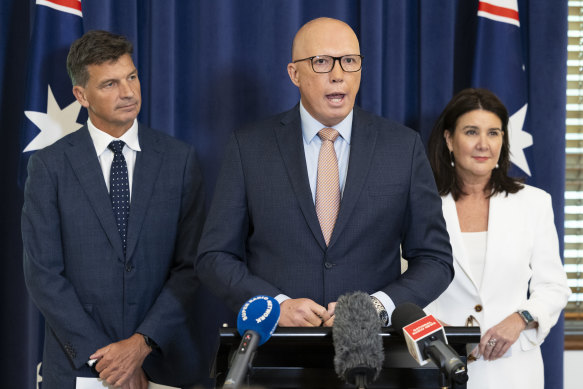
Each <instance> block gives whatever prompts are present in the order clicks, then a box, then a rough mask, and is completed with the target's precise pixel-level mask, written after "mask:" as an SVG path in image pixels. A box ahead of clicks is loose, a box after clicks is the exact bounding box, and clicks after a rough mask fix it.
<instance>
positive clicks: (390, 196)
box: [197, 18, 453, 326]
mask: <svg viewBox="0 0 583 389" xmlns="http://www.w3.org/2000/svg"><path fill="white" fill-rule="evenodd" d="M287 70H288V74H289V77H290V79H291V81H292V82H293V83H294V85H296V86H297V87H298V88H299V91H300V95H301V99H300V102H299V104H298V105H297V106H295V107H294V108H292V109H291V110H289V111H287V112H284V113H281V114H279V115H276V116H274V117H272V118H270V119H267V120H265V121H263V122H260V123H255V124H252V125H249V126H247V127H245V128H243V129H241V130H239V131H236V132H235V133H234V134H233V135H232V137H231V140H230V142H229V145H228V147H227V151H226V156H225V159H224V163H223V166H222V170H221V173H220V175H219V178H218V183H217V187H216V190H215V196H214V199H213V201H212V205H211V210H210V212H209V217H208V219H207V222H206V225H205V229H204V232H203V237H202V238H201V243H200V246H199V257H198V268H197V269H198V271H199V272H200V278H201V281H202V282H204V283H206V284H207V285H208V287H209V288H210V289H211V290H213V291H214V292H215V293H216V294H217V295H219V296H221V297H222V298H223V299H224V300H225V301H226V302H227V303H228V305H229V306H230V307H231V308H232V309H233V310H234V311H237V310H238V309H239V308H240V307H241V305H242V304H243V303H244V302H245V300H247V299H248V298H250V297H252V296H254V295H259V294H266V295H271V296H274V297H275V298H276V299H277V300H278V301H279V302H280V306H281V317H280V320H279V325H281V326H319V325H327V326H329V325H333V321H334V307H335V302H336V300H337V298H338V297H339V296H340V295H341V294H343V293H347V292H353V291H359V290H360V291H365V292H367V293H369V294H370V295H371V299H372V300H373V303H374V304H375V307H376V308H377V312H378V314H379V319H380V320H381V322H382V323H383V324H384V325H388V324H389V317H390V314H391V313H392V311H393V309H394V308H395V306H396V305H398V304H400V303H403V302H407V301H409V302H413V303H416V304H418V305H420V306H425V305H426V304H428V303H429V302H431V301H433V300H434V299H435V298H436V297H437V296H439V295H440V294H441V292H443V291H444V290H445V288H446V287H447V285H448V284H449V283H450V282H451V280H452V277H453V266H452V256H451V247H450V244H449V237H448V234H447V231H446V228H445V222H444V219H443V215H442V212H441V201H440V198H439V195H438V194H437V190H436V187H435V182H434V179H433V175H432V173H431V169H430V167H429V164H428V161H427V158H426V156H425V152H424V149H423V145H422V143H421V139H420V137H419V135H418V134H417V133H416V132H414V131H412V130H410V129H408V128H406V127H404V126H402V125H400V124H397V123H395V122H392V121H389V120H386V119H384V118H380V117H378V116H375V115H373V114H371V113H369V112H366V111H364V110H362V109H360V108H358V107H356V106H355V105H354V101H355V98H356V95H357V93H358V90H359V87H360V78H361V71H362V56H361V55H360V46H359V42H358V39H357V37H356V35H355V34H354V31H353V30H352V29H351V28H350V27H349V26H348V25H347V24H345V23H343V22H341V21H339V20H335V19H329V18H320V19H315V20H313V21H310V22H308V23H307V24H305V25H304V26H303V27H302V28H301V29H300V30H299V31H298V33H297V34H296V37H295V39H294V42H293V48H292V62H291V63H289V64H288V67H287ZM329 136H331V138H330V139H328V137H329ZM325 148H326V150H327V151H326V152H325V153H324V152H323V151H322V150H324V149H325ZM323 154H325V157H323ZM330 161H333V163H332V165H330V164H329V163H330ZM320 165H321V166H322V168H320V167H319V166H320ZM330 172H332V174H330ZM326 174H327V175H326ZM330 183H332V185H330ZM321 185H322V186H321ZM330 208H333V209H330ZM401 249H402V255H403V257H404V258H405V259H407V260H408V265H409V267H408V270H407V271H406V272H405V273H404V274H403V275H401V271H400V269H401V265H400V254H401Z"/></svg>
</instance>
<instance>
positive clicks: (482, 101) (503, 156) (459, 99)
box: [428, 89, 524, 200]
mask: <svg viewBox="0 0 583 389" xmlns="http://www.w3.org/2000/svg"><path fill="white" fill-rule="evenodd" d="M477 109H482V110H485V111H488V112H492V113H493V114H495V115H496V116H498V117H499V118H500V121H501V122H502V131H503V134H502V149H501V150H500V158H499V160H498V167H497V168H496V169H494V170H493V171H492V176H491V177H490V181H489V182H488V185H486V188H485V191H487V192H489V195H488V197H490V196H492V195H494V194H496V193H502V192H506V194H508V193H516V192H518V191H519V190H520V189H522V188H524V185H523V184H522V182H521V180H518V179H516V178H512V177H509V176H508V169H509V168H510V144H509V143H508V111H507V110H506V107H505V106H504V104H502V102H501V101H500V99H498V97H497V96H496V95H495V94H494V93H492V92H490V91H489V90H487V89H464V90H462V91H461V92H459V93H458V94H456V95H455V96H454V97H453V98H452V99H451V101H450V102H449V103H448V104H447V106H446V107H445V109H444V110H443V112H442V113H441V115H440V116H439V118H438V119H437V122H436V123H435V125H434V126H433V130H432V131H431V136H430V137H429V147H428V154H429V163H430V164H431V169H432V170H433V175H434V176H435V182H436V184H437V190H438V191H439V194H440V195H441V196H445V195H447V194H449V193H451V194H452V196H453V198H454V200H458V199H459V198H460V197H461V196H463V195H465V194H466V193H464V192H463V190H462V189H461V182H460V180H459V178H458V177H457V174H456V172H455V168H454V167H452V166H451V162H452V156H451V155H450V152H449V149H448V148H447V143H446V141H445V131H446V130H447V131H449V132H450V134H451V135H453V133H454V131H455V126H456V124H457V121H458V119H459V118H460V116H462V115H464V114H466V113H468V112H470V111H475V110H477Z"/></svg>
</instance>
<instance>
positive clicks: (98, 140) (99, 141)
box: [87, 119, 142, 155]
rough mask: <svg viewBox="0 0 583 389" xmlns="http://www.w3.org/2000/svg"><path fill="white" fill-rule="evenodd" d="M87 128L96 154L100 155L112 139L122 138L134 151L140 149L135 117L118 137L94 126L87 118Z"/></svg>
mask: <svg viewBox="0 0 583 389" xmlns="http://www.w3.org/2000/svg"><path fill="white" fill-rule="evenodd" d="M87 129H88V130H89V135H91V140H92V141H93V146H95V151H96V152H97V155H101V154H102V153H103V152H104V151H105V149H107V146H109V144H110V143H111V141H113V140H122V141H124V143H125V144H126V145H127V146H128V147H129V148H130V149H132V150H134V151H142V149H141V148H140V141H139V140H138V120H137V119H134V123H133V124H132V126H131V127H130V128H129V129H128V130H127V131H126V132H125V133H124V134H123V135H122V136H120V137H119V138H114V137H113V136H111V135H109V134H108V133H106V132H103V131H101V130H100V129H99V128H97V127H95V125H93V123H91V119H87Z"/></svg>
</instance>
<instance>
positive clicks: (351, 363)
mask: <svg viewBox="0 0 583 389" xmlns="http://www.w3.org/2000/svg"><path fill="white" fill-rule="evenodd" d="M380 331H381V322H380V319H379V316H378V314H377V311H376V309H375V307H374V305H373V303H372V301H371V298H370V296H369V295H368V294H366V293H364V292H354V293H349V294H345V295H342V296H340V298H339V299H338V301H337V303H336V308H335V310H334V326H333V328H332V339H333V341H334V351H335V355H334V369H335V371H336V373H337V374H338V376H339V377H340V378H342V379H344V380H345V381H346V382H349V383H350V382H351V377H350V376H351V375H353V374H354V373H355V371H357V372H358V370H362V369H363V368H364V369H365V370H367V371H368V373H369V374H371V375H372V376H371V377H369V379H370V381H369V382H372V380H374V379H376V378H377V377H378V375H379V373H380V371H381V368H382V365H383V360H384V358H385V354H384V351H383V342H382V338H381V336H380V334H379V333H380ZM359 374H360V373H359Z"/></svg>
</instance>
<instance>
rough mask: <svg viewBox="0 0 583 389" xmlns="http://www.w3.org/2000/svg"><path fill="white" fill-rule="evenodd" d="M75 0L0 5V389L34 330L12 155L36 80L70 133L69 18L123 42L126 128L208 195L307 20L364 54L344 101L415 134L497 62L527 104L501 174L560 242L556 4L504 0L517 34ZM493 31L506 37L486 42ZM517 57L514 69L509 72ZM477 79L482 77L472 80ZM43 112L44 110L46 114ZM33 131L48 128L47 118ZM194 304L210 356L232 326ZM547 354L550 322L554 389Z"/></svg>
mask: <svg viewBox="0 0 583 389" xmlns="http://www.w3.org/2000/svg"><path fill="white" fill-rule="evenodd" d="M55 1H57V0H55ZM71 1H72V0H59V1H58V2H65V3H69V2H71ZM82 4H83V17H82V18H81V17H79V16H76V15H74V14H67V15H64V14H62V13H59V12H58V11H56V10H54V9H49V8H47V7H41V6H36V4H35V2H34V1H33V0H4V1H2V2H0V137H1V139H2V142H0V183H1V188H2V191H0V203H1V204H2V207H1V208H0V248H1V249H0V312H1V315H0V317H1V319H0V320H1V322H0V334H1V335H0V350H2V352H1V353H0V355H1V358H2V361H1V362H2V363H0V387H6V388H34V387H36V381H37V379H36V368H37V364H38V355H39V348H40V342H41V335H42V333H41V332H40V328H41V324H40V320H39V315H38V312H37V311H36V309H35V308H34V307H33V306H32V304H31V303H30V301H29V299H28V296H27V293H26V289H25V287H24V281H23V276H22V247H21V243H20V242H21V238H20V209H21V207H22V190H21V188H20V187H19V186H18V184H17V182H18V181H19V177H20V178H21V177H22V176H21V174H22V172H23V169H22V168H23V165H22V163H23V162H24V161H25V160H26V158H27V154H26V153H24V154H23V150H24V148H25V147H27V146H28V145H29V143H30V142H31V141H32V140H33V139H35V138H36V136H37V135H38V134H40V133H42V132H43V131H41V128H39V126H38V125H37V124H35V123H34V121H33V120H32V119H31V118H30V117H35V115H32V116H29V115H27V114H25V112H36V113H40V114H48V111H50V106H49V105H47V102H49V101H50V100H49V92H48V85H50V86H51V91H52V93H53V96H54V102H55V103H56V105H57V106H58V108H59V110H58V111H59V112H60V116H59V118H60V119H59V120H57V122H63V123H66V124H71V126H69V125H67V126H64V127H67V128H69V129H70V128H72V127H74V126H75V124H74V122H75V121H74V120H71V117H72V116H74V113H73V109H74V108H75V107H74V106H73V107H71V103H72V102H73V101H74V99H73V95H72V93H71V84H70V81H69V80H68V78H67V76H66V71H65V62H64V56H65V55H66V54H65V52H66V50H67V47H68V42H70V41H71V40H73V39H74V38H75V37H76V36H77V35H78V34H79V33H80V30H79V27H72V26H73V25H75V24H78V23H82V31H87V30H89V29H106V30H110V31H113V32H116V33H122V34H125V35H127V36H128V37H129V38H130V39H131V40H132V41H133V42H134V43H135V52H134V61H135V63H136V66H137V67H138V71H139V75H140V80H141V83H142V95H143V103H142V111H141V113H140V117H139V119H140V120H141V121H143V122H145V123H146V124H148V125H150V126H152V127H154V128H157V129H160V130H162V131H165V132H167V133H169V134H171V135H174V136H176V137H178V138H180V139H182V140H184V141H186V142H189V143H191V144H193V145H194V146H195V148H196V149H197V152H198V153H199V156H200V159H201V163H202V165H203V175H204V179H205V185H206V190H207V193H208V196H207V197H208V198H210V197H211V195H212V191H213V188H214V183H215V179H216V175H217V172H218V167H219V164H220V160H221V159H222V154H223V150H224V147H225V143H226V140H227V137H228V135H229V134H230V133H231V131H233V130H234V129H235V128H238V127H240V126H242V125H243V124H245V123H247V122H250V121H255V120H258V119H261V118H264V117H266V116H268V115H271V114H274V113H276V112H279V111H283V110H285V109H289V108H290V107H292V106H293V105H294V104H295V103H296V102H297V100H298V97H299V96H298V92H297V88H296V87H295V86H293V85H292V84H291V82H290V81H289V78H288V75H287V72H286V65H287V63H288V61H289V59H290V51H291V50H290V47H291V41H292V39H293V36H294V34H295V32H296V31H297V29H298V28H299V27H300V26H301V25H302V24H303V23H305V22H306V21H308V20H310V19H312V18H315V17H319V16H330V17H335V18H339V19H342V20H344V21H346V22H347V23H349V24H350V25H351V26H352V27H353V28H354V29H355V31H356V33H357V35H358V36H359V39H360V42H361V51H362V54H363V55H364V56H365V60H364V64H363V71H362V84H361V89H360V92H359V96H358V98H357V104H359V105H361V106H362V107H363V108H364V109H367V110H370V111H373V112H375V113H377V114H380V115H383V116H386V117H389V118H392V119H394V120H397V121H400V122H402V123H405V124H406V125H408V126H410V127H412V128H414V129H416V130H418V131H419V132H420V133H421V135H422V137H423V139H427V138H428V134H429V132H430V130H431V127H432V125H433V122H434V121H435V119H436V118H437V116H438V115H439V113H440V112H441V110H442V109H443V107H444V106H445V104H446V103H447V102H448V101H449V100H450V98H451V97H452V96H453V94H454V93H455V92H457V91H459V90H460V89H462V88H466V87H469V86H471V85H473V83H476V82H478V80H482V81H483V82H486V78H483V77H493V78H494V79H498V78H499V76H492V74H494V73H491V70H490V69H494V68H493V67H490V66H491V65H501V64H504V66H498V67H499V68H502V67H503V68H504V69H505V71H506V72H514V75H510V76H509V77H508V78H507V80H509V81H507V82H508V83H510V81H512V82H515V81H517V80H519V79H520V78H521V77H522V79H523V80H524V85H525V87H524V88H521V87H520V85H518V86H514V85H515V84H508V85H513V86H512V88H511V92H512V93H515V92H519V93H524V95H523V97H520V96H519V97H518V98H515V97H513V96H510V97H506V95H505V92H500V91H497V90H496V89H495V87H492V88H494V90H495V91H496V92H497V93H498V94H500V95H501V97H502V99H503V100H504V101H505V103H506V104H508V105H509V110H510V111H511V112H515V111H514V110H516V109H517V108H520V107H522V106H523V105H524V103H525V102H527V103H528V108H527V111H526V117H525V120H524V125H523V129H524V131H526V132H527V133H528V134H530V135H531V136H532V141H533V144H532V146H529V147H525V148H524V155H525V158H526V161H527V163H528V167H529V169H530V173H531V175H530V176H529V175H527V174H526V172H525V171H524V170H523V169H518V168H517V169H516V173H517V174H519V175H522V176H525V177H527V178H528V183H530V184H533V185H535V186H538V187H541V188H543V189H545V190H547V191H548V192H550V193H551V194H552V195H553V200H554V207H555V209H554V210H555V215H556V225H557V227H558V230H559V235H560V236H562V226H563V208H562V207H563V192H562V191H563V188H564V167H565V164H564V160H565V153H564V130H565V102H566V95H565V90H566V56H567V53H566V45H567V2H566V0H555V1H547V0H530V1H527V0H519V1H518V9H519V10H520V17H519V25H520V27H518V26H516V25H512V24H508V23H506V24H504V23H501V22H493V21H492V20H483V18H482V17H481V16H480V17H479V16H478V0H474V1H468V0H451V1H433V0H418V1H410V0H392V1H382V0H361V1H359V0H321V1H311V0H295V1H270V0H247V1H244V2H243V1H237V0H215V1H184V0H168V1H154V0H146V1H142V0H124V1H119V0H83V2H82ZM43 14H44V16H43ZM51 15H54V16H57V17H58V19H59V20H60V21H59V22H57V24H56V25H53V26H51V27H50V28H48V29H47V30H42V31H50V32H44V33H43V32H40V31H41V30H39V29H40V28H41V27H39V25H42V27H49V26H50V24H42V23H41V21H43V23H49V20H52V19H53V18H52V17H47V16H51ZM61 17H62V18H61ZM486 22H488V23H486ZM506 34H512V35H514V37H515V39H514V40H511V39H509V38H507V35H506ZM501 36H502V37H505V38H503V39H502V40H500V37H501ZM67 39H69V41H67ZM489 41H492V42H494V41H495V42H502V43H504V44H505V45H507V46H505V47H504V48H503V49H501V50H502V51H501V52H497V53H490V52H488V50H499V49H500V48H499V47H493V46H487V45H486V44H487V43H488V42H489ZM43 42H44V43H43ZM58 42H60V43H58ZM50 47H54V48H55V50H56V51H55V53H56V54H54V56H52V57H51V56H50V55H49V57H46V56H45V57H44V58H45V59H36V58H37V57H36V56H35V55H37V54H38V53H40V52H41V51H45V52H47V50H48V49H49V48H50ZM58 47H61V48H60V49H59V48H58ZM488 47H490V48H488ZM35 53H37V54H35ZM59 53H60V54H59ZM45 55H46V54H45ZM39 58H40V57H39ZM60 58H62V59H60ZM515 58H516V60H515ZM488 59H493V60H498V61H500V64H496V63H492V62H495V61H488ZM516 61H518V62H519V63H520V64H523V65H524V70H522V68H521V67H519V68H517V67H516V66H514V65H513V64H514V63H515V62H516ZM478 65H480V66H479V67H478ZM29 66H30V67H31V71H30V72H28V71H27V67H29ZM478 74H479V75H480V77H482V78H480V79H478V78H474V77H476V76H477V75H478ZM508 74H511V73H508ZM517 75H520V77H519V76H517ZM51 77H55V78H54V79H52V78H51ZM37 79H38V81H34V80H37ZM53 80H54V81H53ZM59 80H60V81H59ZM482 81H479V82H480V83H481V82H482ZM474 85H475V84H474ZM25 95H26V96H27V97H25ZM514 104H516V106H515V105H514ZM521 104H522V105H521ZM52 107H53V110H52V111H51V112H57V110H56V109H54V107H55V106H54V105H52ZM69 107H71V108H69ZM83 115H85V113H84V111H83V110H81V114H80V116H79V117H78V118H77V120H76V122H77V123H83V121H84V120H85V117H84V116H83ZM36 119H38V116H36ZM39 123H40V125H41V127H42V126H46V125H47V121H46V120H41V121H39ZM49 133H52V132H51V131H49ZM27 153H28V152H27ZM19 172H20V173H19ZM193 309H197V310H199V311H200V313H201V314H200V316H201V320H204V321H205V325H206V327H207V333H208V337H207V338H208V339H209V341H208V344H204V345H201V347H203V349H205V350H207V354H208V355H209V360H210V355H211V354H212V351H213V346H214V339H213V336H212V335H213V333H215V331H216V328H217V327H218V326H219V325H220V324H221V323H223V322H228V323H230V324H234V321H233V318H234V317H235V314H234V313H231V312H228V311H227V310H226V309H225V308H224V307H223V305H222V303H221V302H220V301H217V299H215V298H214V297H213V296H211V295H210V294H209V293H207V292H206V291H204V290H201V291H200V295H199V303H198V304H197V306H195V307H193ZM561 345H562V327H560V326H558V327H557V328H556V329H555V330H553V334H552V335H551V337H550V338H548V339H547V341H546V342H545V344H544V357H545V363H546V365H545V370H546V374H547V388H561V387H562V355H563V351H562V347H561ZM201 382H204V380H203V381H201ZM41 386H42V385H41Z"/></svg>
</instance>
